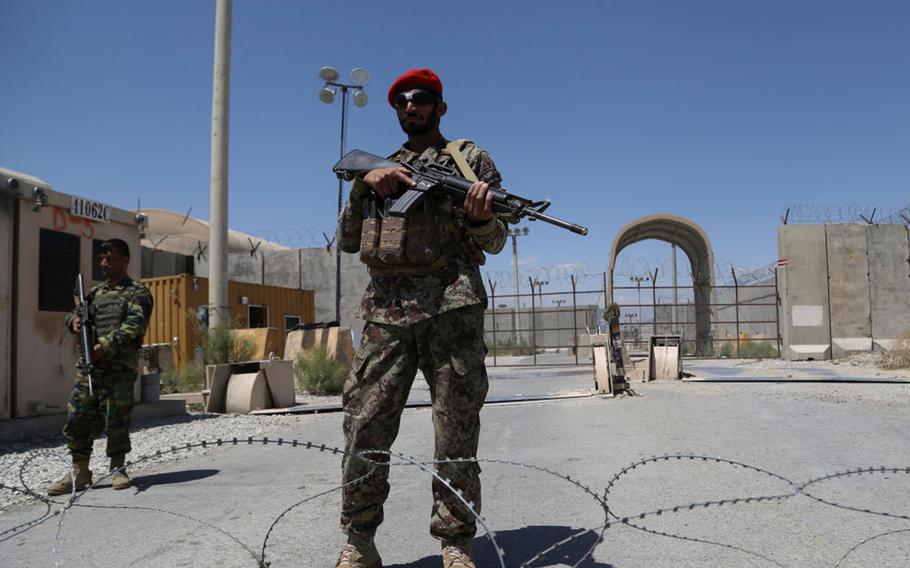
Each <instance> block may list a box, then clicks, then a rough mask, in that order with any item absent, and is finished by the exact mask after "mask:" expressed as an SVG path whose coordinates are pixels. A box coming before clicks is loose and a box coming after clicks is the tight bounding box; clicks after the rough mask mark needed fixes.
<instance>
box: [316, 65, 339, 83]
mask: <svg viewBox="0 0 910 568" xmlns="http://www.w3.org/2000/svg"><path fill="white" fill-rule="evenodd" d="M338 77H339V75H338V69H335V68H334V67H323V68H322V69H320V70H319V78H320V79H322V80H323V81H337V80H338Z"/></svg>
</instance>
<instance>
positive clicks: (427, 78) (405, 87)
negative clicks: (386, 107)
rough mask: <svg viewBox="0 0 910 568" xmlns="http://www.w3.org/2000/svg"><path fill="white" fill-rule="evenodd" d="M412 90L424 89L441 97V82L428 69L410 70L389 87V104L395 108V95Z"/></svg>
mask: <svg viewBox="0 0 910 568" xmlns="http://www.w3.org/2000/svg"><path fill="white" fill-rule="evenodd" d="M412 89H426V90H428V91H433V92H434V93H436V94H437V95H439V96H440V98H441V97H442V81H440V80H439V77H438V76H437V75H436V73H433V71H432V70H430V69H411V70H410V71H408V72H407V73H405V74H404V75H401V76H400V77H398V78H397V79H395V82H394V83H392V86H391V87H389V104H390V105H392V106H395V95H397V94H398V93H401V92H403V91H410V90H412Z"/></svg>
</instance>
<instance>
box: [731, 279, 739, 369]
mask: <svg viewBox="0 0 910 568" xmlns="http://www.w3.org/2000/svg"><path fill="white" fill-rule="evenodd" d="M730 272H731V273H733V294H734V295H733V298H734V300H733V301H734V302H735V304H736V305H735V306H734V312H736V358H737V359H739V280H737V279H736V269H735V268H733V267H732V266H731V267H730Z"/></svg>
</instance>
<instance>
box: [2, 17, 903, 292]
mask: <svg viewBox="0 0 910 568" xmlns="http://www.w3.org/2000/svg"><path fill="white" fill-rule="evenodd" d="M453 6H455V7H457V8H458V9H457V10H453V9H452V7H453ZM214 7H215V1H214V0H179V1H178V0H156V1H154V2H138V1H136V2H130V1H126V2H125V1H122V0H93V1H87V0H85V1H76V0H59V1H49V0H28V1H25V0H18V1H17V0H0V26H2V29H3V33H2V34H0V70H2V76H3V77H4V83H5V84H4V88H3V89H2V91H0V124H2V125H3V135H2V136H0V165H2V166H4V167H9V168H13V169H17V170H20V171H24V172H28V173H31V174H34V175H37V176H39V177H42V178H44V179H46V180H47V181H48V182H50V183H51V185H53V186H54V187H55V188H57V189H59V190H61V191H65V192H68V193H75V194H80V195H84V196H86V197H92V198H95V199H98V200H102V201H105V202H108V203H110V204H112V205H115V206H118V207H123V208H134V207H135V206H136V199H137V197H141V199H142V204H143V206H146V207H160V208H167V209H173V210H178V211H186V210H187V209H189V208H190V207H192V214H193V215H194V216H198V217H200V218H203V219H206V218H208V209H209V199H208V191H209V167H210V164H209V159H210V158H209V156H210V128H211V122H210V121H211V94H212V58H213V35H214V11H215V10H214ZM233 32H234V33H233V66H232V85H231V95H232V99H231V159H230V160H231V161H230V195H231V196H230V223H231V226H232V228H235V229H239V230H244V231H249V232H254V233H255V232H258V233H260V234H265V233H263V232H262V229H270V230H272V231H273V232H283V234H284V235H285V240H287V238H288V237H289V236H291V237H292V238H293V236H294V235H297V238H298V240H300V241H301V242H303V241H306V240H307V239H309V240H313V235H318V234H319V232H320V231H322V230H326V231H330V230H331V228H332V227H333V226H334V219H335V208H336V181H335V178H334V176H333V175H332V173H331V166H332V164H333V163H334V162H335V160H336V159H337V157H338V145H339V125H340V114H341V109H340V107H339V106H338V105H335V106H328V105H324V104H322V103H320V102H319V101H318V99H317V93H318V91H319V89H320V87H321V81H320V80H319V78H318V76H317V72H318V70H319V68H320V67H321V66H323V65H332V66H335V67H337V68H338V69H339V70H340V71H341V72H342V73H343V74H344V75H345V76H346V75H347V73H348V71H349V70H350V69H351V68H353V67H356V66H362V67H365V68H367V69H368V70H369V71H370V72H371V74H372V77H373V79H372V81H371V83H370V84H369V85H368V87H367V90H368V93H369V94H370V97H371V99H370V103H369V104H368V105H367V106H366V107H365V108H362V109H359V108H353V107H352V108H351V112H350V121H349V148H353V147H358V148H362V149H366V150H369V151H372V152H374V153H379V154H384V153H388V152H390V151H391V150H393V149H394V148H395V147H397V145H398V144H400V143H401V141H402V140H403V136H402V134H401V132H400V130H399V128H398V125H397V123H396V121H395V118H394V114H393V111H392V110H391V108H390V107H389V106H388V104H387V103H386V102H385V93H386V90H387V88H388V85H389V84H390V82H391V81H392V80H393V79H394V77H395V76H397V75H398V74H400V73H401V72H403V71H405V70H407V69H409V68H413V67H431V68H433V69H435V70H436V71H437V72H438V73H439V75H440V76H441V77H442V80H443V82H444V88H445V95H446V99H447V100H448V101H449V105H450V112H449V114H448V115H447V116H446V118H445V119H444V122H443V132H444V133H445V134H446V135H447V136H448V137H449V138H473V139H474V140H476V141H477V142H478V143H480V144H481V145H482V146H484V147H486V148H487V149H488V150H489V151H490V152H491V154H492V155H493V157H494V159H495V160H496V162H497V164H498V166H499V168H500V170H501V171H502V173H503V176H504V180H505V183H504V185H505V186H506V187H507V188H508V189H509V190H511V191H513V192H515V193H519V194H523V195H526V196H529V197H535V198H542V197H550V198H552V199H553V202H554V204H553V206H552V208H551V212H552V213H553V214H554V215H557V216H560V217H565V218H568V219H571V220H573V221H575V222H578V223H581V224H584V225H587V226H589V227H590V229H591V231H590V234H589V235H588V236H587V237H586V238H582V237H579V236H576V235H574V234H571V233H568V232H564V231H561V230H559V229H556V228H554V227H550V226H548V225H544V224H541V223H535V224H531V225H529V226H530V227H531V235H530V236H528V237H524V238H522V239H521V240H520V256H521V259H522V266H523V267H525V268H533V267H535V266H556V265H571V264H576V263H580V264H582V265H584V266H586V267H587V269H589V270H590V271H592V272H597V271H602V270H604V268H605V267H606V265H607V262H608V254H609V249H610V244H611V242H612V240H613V238H614V236H615V235H616V232H617V231H618V230H619V229H620V227H622V226H623V225H624V224H625V223H627V222H629V221H631V220H633V219H635V218H638V217H640V216H644V215H647V214H651V213H656V212H670V213H674V214H677V215H681V216H684V217H687V218H690V219H692V220H693V221H695V222H697V223H699V224H700V225H701V226H702V227H703V228H704V229H705V230H706V231H707V233H708V235H709V237H710V238H711V240H712V241H713V245H714V248H715V254H716V256H717V258H719V259H723V260H726V261H729V262H733V263H736V264H738V265H743V266H757V265H761V264H763V263H767V262H769V261H771V260H774V259H775V258H776V240H775V239H776V237H775V227H776V226H777V225H778V224H779V215H780V213H781V212H782V211H783V209H784V208H785V206H786V205H788V204H794V203H822V204H827V205H832V206H834V205H839V204H846V203H857V202H858V203H868V204H871V205H877V206H879V207H884V208H896V207H902V206H905V205H907V204H908V202H910V183H908V181H910V106H908V105H910V3H908V2H905V1H864V2H854V1H836V0H835V1H831V0H824V1H821V0H820V1H793V0H788V1H776V0H772V1H769V0H761V1H759V0H755V1H749V2H747V1H729V2H717V1H670V0H666V1H662V2H657V1H641V0H635V1H632V0H627V1H622V2H619V1H574V2H572V1H565V2H555V1H547V2H531V1H525V2H521V3H517V2H509V3H505V2H489V1H485V2H472V1H460V2H456V3H454V4H453V3H446V2H417V3H413V2H412V3H407V2H406V3H387V2H375V1H354V0H350V1H345V2H315V1H299V2H292V1H289V0H285V1H272V2H264V1H254V0H236V1H235V2H234V28H233ZM311 244H313V245H317V244H318V242H313V243H311ZM667 248H668V247H667V246H666V245H662V244H661V245H653V244H652V245H649V244H642V245H635V246H634V247H631V248H630V249H628V250H627V253H625V254H626V255H629V256H630V258H634V257H646V258H654V259H655V262H656V261H657V259H660V258H664V259H665V258H666V257H667V256H668V252H667ZM629 264H634V263H631V262H630V263H629ZM645 264H646V263H645ZM488 267H489V268H490V270H492V271H503V272H504V271H508V270H511V254H510V248H507V249H506V251H504V252H503V254H501V255H499V256H498V257H494V258H492V259H491V260H490V261H489V263H488ZM644 268H645V266H642V269H644ZM506 280H508V279H506ZM503 285H504V286H505V285H506V284H503Z"/></svg>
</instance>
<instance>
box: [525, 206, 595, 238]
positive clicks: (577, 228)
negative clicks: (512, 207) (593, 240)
mask: <svg viewBox="0 0 910 568" xmlns="http://www.w3.org/2000/svg"><path fill="white" fill-rule="evenodd" d="M527 216H528V217H530V218H531V219H539V220H541V221H544V222H545V223H550V224H551V225H556V226H557V227H560V228H562V229H568V230H569V231H572V232H573V233H575V234H577V235H581V236H585V235H587V234H588V228H587V227H583V226H581V225H576V224H575V223H570V222H568V221H563V220H562V219H559V218H558V217H553V216H551V215H547V214H545V213H537V212H536V211H528V212H527Z"/></svg>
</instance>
